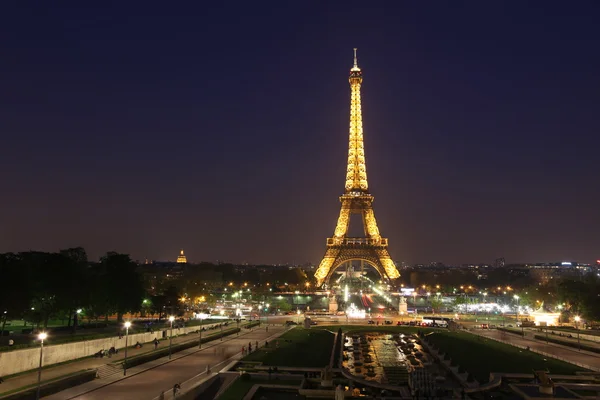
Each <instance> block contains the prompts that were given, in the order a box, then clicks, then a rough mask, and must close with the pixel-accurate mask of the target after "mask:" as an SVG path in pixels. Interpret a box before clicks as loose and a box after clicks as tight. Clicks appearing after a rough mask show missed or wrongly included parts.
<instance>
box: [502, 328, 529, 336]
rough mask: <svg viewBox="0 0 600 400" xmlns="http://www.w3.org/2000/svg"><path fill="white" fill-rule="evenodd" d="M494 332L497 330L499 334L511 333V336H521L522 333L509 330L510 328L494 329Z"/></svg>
mask: <svg viewBox="0 0 600 400" xmlns="http://www.w3.org/2000/svg"><path fill="white" fill-rule="evenodd" d="M496 330H499V331H501V332H506V333H512V334H513V335H519V336H523V331H517V330H514V329H510V328H500V327H498V328H496Z"/></svg>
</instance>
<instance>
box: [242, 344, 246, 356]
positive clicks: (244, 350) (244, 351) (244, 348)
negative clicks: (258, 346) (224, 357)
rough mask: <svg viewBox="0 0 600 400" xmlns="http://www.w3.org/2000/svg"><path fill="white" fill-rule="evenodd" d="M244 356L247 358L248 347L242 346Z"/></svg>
mask: <svg viewBox="0 0 600 400" xmlns="http://www.w3.org/2000/svg"><path fill="white" fill-rule="evenodd" d="M242 355H243V356H245V355H246V346H242Z"/></svg>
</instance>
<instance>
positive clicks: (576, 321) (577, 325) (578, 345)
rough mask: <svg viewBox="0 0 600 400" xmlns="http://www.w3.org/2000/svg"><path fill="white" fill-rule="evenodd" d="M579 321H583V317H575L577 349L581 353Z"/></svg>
mask: <svg viewBox="0 0 600 400" xmlns="http://www.w3.org/2000/svg"><path fill="white" fill-rule="evenodd" d="M579 321H581V317H580V316H579V315H576V316H575V329H577V347H578V348H579V351H581V341H579Z"/></svg>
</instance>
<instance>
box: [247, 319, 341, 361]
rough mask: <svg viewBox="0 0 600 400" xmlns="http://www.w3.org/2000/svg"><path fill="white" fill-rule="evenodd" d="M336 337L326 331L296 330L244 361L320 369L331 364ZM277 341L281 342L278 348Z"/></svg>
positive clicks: (255, 352)
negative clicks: (330, 359)
mask: <svg viewBox="0 0 600 400" xmlns="http://www.w3.org/2000/svg"><path fill="white" fill-rule="evenodd" d="M333 338H334V335H333V334H332V333H331V332H328V331H325V330H316V329H304V328H299V327H297V328H294V329H292V330H290V331H288V332H286V333H284V334H283V335H281V336H280V337H279V338H277V339H274V340H272V341H271V342H269V347H268V348H265V347H261V348H260V349H259V350H258V351H254V352H253V353H250V354H248V355H247V356H246V357H244V358H243V359H242V361H261V362H262V363H263V365H270V366H279V367H318V368H322V367H324V366H326V365H328V364H329V358H330V357H331V350H332V348H333ZM275 341H277V342H279V347H276V345H275Z"/></svg>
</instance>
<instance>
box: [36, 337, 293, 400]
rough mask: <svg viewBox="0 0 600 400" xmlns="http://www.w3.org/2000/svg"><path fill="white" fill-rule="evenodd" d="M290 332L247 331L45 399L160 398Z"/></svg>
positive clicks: (132, 399)
mask: <svg viewBox="0 0 600 400" xmlns="http://www.w3.org/2000/svg"><path fill="white" fill-rule="evenodd" d="M285 331H286V328H285V327H281V326H270V329H269V332H265V330H264V328H262V327H261V328H259V329H253V330H252V331H250V330H244V331H242V332H240V336H239V337H238V336H237V335H235V334H234V335H229V336H226V337H225V338H224V340H223V341H221V340H214V341H212V342H210V343H206V346H205V345H204V344H203V345H202V350H199V349H198V348H197V347H193V348H189V349H186V350H183V351H181V352H178V353H175V354H173V358H172V359H171V360H169V359H168V357H163V358H160V359H157V360H153V361H149V362H147V363H144V364H141V365H139V366H136V367H132V368H129V369H128V370H127V376H126V377H124V376H123V372H122V371H121V373H119V374H115V375H111V376H107V377H105V378H102V379H95V380H93V381H91V382H87V383H84V384H83V385H79V386H75V387H72V388H70V389H67V390H64V391H62V392H60V393H56V394H54V395H51V396H48V397H44V399H45V400H68V399H81V400H84V399H85V400H105V399H127V400H149V399H153V398H156V397H157V396H158V395H159V394H160V393H161V391H163V392H165V395H166V396H165V397H166V398H168V394H167V393H168V392H169V391H170V390H171V389H172V388H173V386H174V384H176V383H179V384H181V386H182V389H186V390H187V387H188V385H189V386H194V384H195V383H196V382H198V381H201V380H202V379H204V378H205V377H206V372H207V366H210V368H211V372H212V373H214V372H217V371H218V370H219V368H220V367H221V366H222V365H227V364H228V363H230V362H231V361H232V360H235V359H236V358H238V357H241V354H240V350H241V348H242V346H243V345H245V344H247V343H248V342H252V343H254V341H256V340H258V341H259V342H261V343H262V342H263V341H264V340H265V339H267V340H270V337H272V336H274V335H278V334H280V333H283V332H285Z"/></svg>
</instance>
